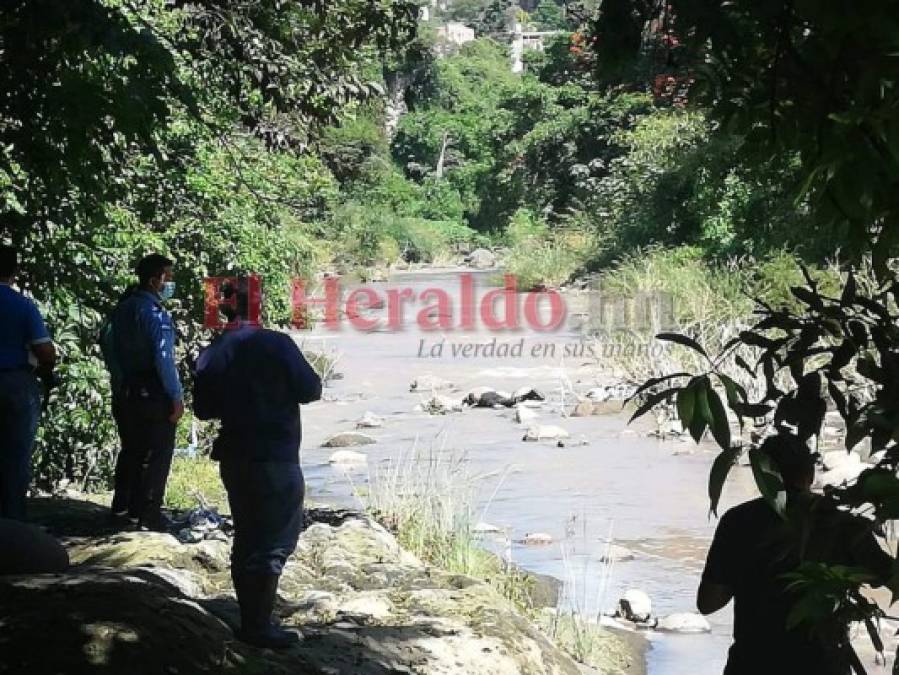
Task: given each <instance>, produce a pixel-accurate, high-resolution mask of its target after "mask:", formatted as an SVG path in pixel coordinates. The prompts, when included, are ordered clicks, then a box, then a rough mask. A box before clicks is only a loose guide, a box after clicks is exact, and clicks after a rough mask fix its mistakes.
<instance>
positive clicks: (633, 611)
mask: <svg viewBox="0 0 899 675" xmlns="http://www.w3.org/2000/svg"><path fill="white" fill-rule="evenodd" d="M618 616H621V617H622V618H625V619H627V620H628V621H633V622H634V623H646V622H647V621H649V618H650V617H651V616H652V600H650V599H649V596H648V595H646V593H644V592H643V591H641V590H639V589H636V588H631V589H628V590H627V591H626V592H625V594H624V596H623V597H622V598H621V599H620V600H619V601H618Z"/></svg>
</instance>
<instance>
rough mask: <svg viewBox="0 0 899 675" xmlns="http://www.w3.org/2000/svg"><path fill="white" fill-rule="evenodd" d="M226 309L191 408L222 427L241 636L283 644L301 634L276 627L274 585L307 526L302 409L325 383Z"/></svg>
mask: <svg viewBox="0 0 899 675" xmlns="http://www.w3.org/2000/svg"><path fill="white" fill-rule="evenodd" d="M241 300H242V301H243V302H244V303H245V300H246V298H242V299H241ZM239 302H240V301H239ZM222 312H223V313H224V314H225V315H226V316H227V317H228V319H229V324H228V328H227V329H226V331H225V333H224V334H222V335H221V336H219V337H218V338H217V339H216V340H215V341H214V342H213V343H212V344H211V345H210V346H209V347H208V348H206V350H204V351H203V352H202V353H201V354H200V356H199V358H198V359H197V366H196V377H195V380H194V408H195V412H196V414H197V416H198V417H199V418H200V419H212V418H217V419H220V420H221V422H222V425H221V430H220V432H219V436H218V438H217V439H216V441H215V444H214V446H213V453H212V457H213V459H216V460H218V461H219V462H220V463H221V466H220V469H221V475H222V481H223V483H224V484H225V489H226V490H227V492H228V501H229V503H230V505H231V515H232V517H233V519H234V546H233V549H232V551H231V577H232V579H233V581H234V589H235V591H236V593H237V600H238V603H239V604H240V615H241V630H240V633H239V637H240V639H242V640H243V641H245V642H248V643H250V644H253V645H256V646H260V647H273V648H278V647H286V646H288V645H290V644H291V643H293V642H295V641H296V640H297V635H296V634H295V633H290V632H288V631H285V630H283V629H281V628H279V627H277V626H275V625H274V624H273V623H272V618H271V616H272V610H273V609H274V604H275V600H276V597H277V592H278V579H279V577H280V576H281V572H282V571H283V569H284V564H285V563H286V562H287V558H288V557H289V556H290V554H291V553H293V551H294V549H295V548H296V544H297V539H298V538H299V534H300V531H301V529H302V519H303V494H304V484H303V473H302V471H301V469H300V464H299V451H300V441H301V437H302V432H301V426H300V410H299V404H301V403H309V402H311V401H315V400H317V399H319V398H320V397H321V388H322V385H321V380H320V379H319V377H318V375H317V374H316V373H315V371H314V370H313V369H312V367H311V366H310V365H309V363H308V362H307V361H306V359H305V358H303V355H302V353H301V352H300V350H299V348H298V347H297V345H296V343H295V342H294V341H293V340H292V339H291V338H290V336H288V335H286V334H284V333H280V332H277V331H273V330H266V329H263V328H258V327H255V326H251V325H248V324H245V323H242V322H241V321H240V319H238V318H237V316H239V315H242V314H244V313H242V312H241V311H240V308H239V307H238V308H237V310H235V309H234V308H232V307H230V306H229V307H223V308H222Z"/></svg>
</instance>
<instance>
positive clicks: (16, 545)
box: [0, 518, 69, 574]
mask: <svg viewBox="0 0 899 675" xmlns="http://www.w3.org/2000/svg"><path fill="white" fill-rule="evenodd" d="M68 566H69V554H68V553H66V549H65V548H63V545H62V544H60V543H59V542H58V541H56V539H54V538H53V537H51V536H50V535H49V534H47V533H46V532H44V531H43V530H42V529H40V528H39V527H36V526H34V525H29V524H27V523H20V522H18V521H16V520H8V519H6V518H0V574H44V573H48V572H63V571H65V570H66V568H68Z"/></svg>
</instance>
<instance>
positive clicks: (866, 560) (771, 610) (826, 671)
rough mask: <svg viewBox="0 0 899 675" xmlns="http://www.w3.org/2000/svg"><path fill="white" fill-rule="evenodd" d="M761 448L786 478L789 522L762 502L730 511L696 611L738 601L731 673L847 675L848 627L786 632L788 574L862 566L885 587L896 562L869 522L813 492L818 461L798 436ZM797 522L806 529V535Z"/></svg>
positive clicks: (729, 665) (714, 548) (717, 539)
mask: <svg viewBox="0 0 899 675" xmlns="http://www.w3.org/2000/svg"><path fill="white" fill-rule="evenodd" d="M761 450H762V452H765V453H767V455H768V456H769V457H770V458H771V459H772V461H773V462H774V464H775V466H776V467H777V468H778V470H779V471H780V473H781V476H782V478H783V482H784V488H785V491H786V493H787V517H786V518H782V517H781V516H779V515H778V514H777V513H776V512H775V511H774V509H773V508H772V507H771V506H770V505H769V504H768V503H767V502H766V501H765V500H764V499H762V498H759V499H755V500H753V501H749V502H746V503H744V504H741V505H739V506H737V507H735V508H732V509H730V510H729V511H728V512H727V513H725V514H724V516H723V517H722V518H721V521H720V522H719V523H718V527H717V530H716V531H715V536H714V539H713V541H712V546H711V548H710V549H709V553H708V558H707V560H706V565H705V570H704V571H703V575H702V582H701V583H700V586H699V591H698V593H697V599H696V604H697V607H698V609H699V611H700V612H702V613H703V614H711V613H713V612H716V611H718V610H719V609H721V608H722V607H724V606H725V605H727V603H728V602H730V600H731V598H733V599H734V644H733V646H732V647H731V648H730V652H729V654H728V659H727V666H726V667H725V670H724V674H725V675H762V674H764V675H800V674H803V673H814V674H815V675H848V674H849V672H850V665H849V660H848V658H847V650H846V649H845V648H846V646H847V644H848V627H847V626H838V627H837V628H836V630H835V631H834V632H832V633H830V634H825V633H822V632H821V631H818V632H816V633H812V632H811V631H809V630H808V629H807V628H805V627H803V626H798V627H795V628H792V629H788V628H787V621H788V616H789V614H790V611H791V610H792V608H793V606H794V603H795V602H796V596H795V595H793V593H792V592H791V591H790V590H789V589H788V588H787V586H788V585H789V583H790V582H789V581H788V580H786V579H784V577H783V575H784V574H787V573H789V572H792V571H795V570H796V569H797V567H798V566H799V565H800V564H801V563H802V562H819V563H826V564H829V565H850V566H852V565H857V566H864V567H865V568H866V569H868V570H874V571H876V572H877V573H878V576H879V578H880V579H879V583H885V582H886V581H887V580H888V579H889V578H890V577H891V575H892V572H893V559H892V558H891V557H890V556H889V555H887V553H886V552H884V550H883V549H882V548H881V547H880V545H879V544H878V543H877V540H876V539H875V538H874V535H873V534H872V531H871V523H870V522H869V521H866V520H864V519H861V518H858V517H854V516H852V515H851V514H849V513H847V512H845V511H840V510H837V509H836V507H834V506H833V505H832V504H831V503H830V502H828V501H826V500H825V499H824V498H823V497H820V496H817V495H814V494H813V493H812V492H811V486H812V483H813V482H814V475H815V460H814V455H812V453H811V452H810V451H809V449H808V447H807V446H806V445H805V444H804V443H802V442H801V441H800V440H799V439H798V438H796V437H795V436H791V435H788V434H779V435H777V436H772V437H770V438H768V439H767V440H766V441H765V442H764V444H763V445H762V447H761ZM797 522H804V523H805V524H806V525H807V528H806V530H805V532H803V533H802V534H800V531H798V530H797V528H796V527H795V523H797Z"/></svg>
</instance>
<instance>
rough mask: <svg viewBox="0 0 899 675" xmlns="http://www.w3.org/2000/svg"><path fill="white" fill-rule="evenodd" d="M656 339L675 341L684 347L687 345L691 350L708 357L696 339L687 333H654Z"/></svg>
mask: <svg viewBox="0 0 899 675" xmlns="http://www.w3.org/2000/svg"><path fill="white" fill-rule="evenodd" d="M656 339H657V340H664V341H666V342H675V343H677V344H679V345H683V346H684V347H689V348H690V349H692V350H693V351H695V352H698V353H700V354H702V355H703V356H704V357H706V358H709V355H708V354H706V351H705V349H703V348H702V345H700V344H699V343H698V342H697V341H696V340H694V339H693V338H691V337H690V336H688V335H682V334H680V333H659V334H658V335H656Z"/></svg>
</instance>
